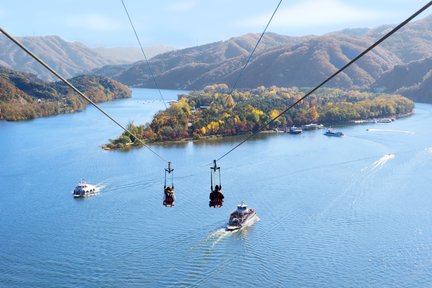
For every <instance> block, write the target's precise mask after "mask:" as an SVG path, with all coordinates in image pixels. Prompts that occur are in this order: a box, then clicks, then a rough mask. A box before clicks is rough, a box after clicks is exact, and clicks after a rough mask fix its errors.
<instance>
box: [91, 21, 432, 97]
mask: <svg viewBox="0 0 432 288" xmlns="http://www.w3.org/2000/svg"><path fill="white" fill-rule="evenodd" d="M392 27H393V26H391V25H386V26H381V27H377V28H374V29H367V28H358V29H345V30H342V31H338V32H335V33H329V34H326V35H324V36H319V37H318V36H304V37H288V36H283V35H278V34H274V33H268V34H266V36H265V38H264V39H263V42H262V43H261V44H260V46H258V47H259V48H258V49H257V51H256V52H255V55H254V57H253V59H252V62H251V63H250V66H249V67H248V68H247V70H246V73H245V74H244V75H243V76H242V81H241V83H240V85H239V87H244V88H253V87H256V86H258V85H266V86H271V85H277V86H299V87H302V86H313V85H316V84H317V83H319V82H320V81H322V80H323V79H324V78H325V77H326V76H328V75H331V74H332V73H333V72H335V71H336V69H337V68H339V67H341V66H342V65H343V64H344V63H347V62H348V61H349V60H350V59H352V58H353V57H355V56H356V55H358V54H359V53H360V52H361V51H363V50H364V49H365V48H366V47H368V46H369V45H370V44H372V42H373V41H374V40H377V39H378V38H380V37H381V36H382V35H383V34H384V33H386V32H387V31H388V30H389V29H391V28H392ZM431 28H432V16H429V17H426V18H424V19H421V20H419V21H416V22H413V23H410V24H408V25H407V26H406V27H405V28H404V29H402V30H401V31H399V32H398V33H396V34H395V35H393V36H392V37H391V38H389V39H387V40H386V41H384V42H383V43H382V45H380V46H379V47H377V48H376V49H374V50H373V51H372V52H371V53H369V55H367V56H366V57H365V59H362V60H361V61H359V62H358V63H357V64H356V65H354V66H353V67H351V68H350V69H349V70H347V71H346V72H345V73H343V74H341V75H340V76H339V77H338V79H336V80H335V81H332V82H331V83H329V87H341V88H354V89H355V88H368V87H369V85H371V84H372V83H373V82H374V81H375V80H377V79H378V78H379V77H380V76H381V75H382V74H383V73H384V72H386V71H388V70H391V69H392V68H393V67H394V66H395V65H399V64H404V63H408V62H410V61H413V60H421V59H423V58H425V57H432V32H431V31H432V29H431ZM258 36H259V34H247V35H244V36H240V37H234V38H231V39H229V40H227V41H222V42H216V43H211V44H207V45H202V46H198V47H192V48H187V49H182V50H176V51H173V52H168V53H164V54H161V55H159V56H157V57H154V58H153V59H151V61H150V64H151V68H152V70H153V71H154V73H155V75H156V78H157V81H158V84H159V85H160V87H162V88H168V89H201V88H202V87H204V86H206V85H210V84H211V83H218V82H219V83H227V84H228V85H230V84H232V83H233V82H234V80H235V79H236V77H237V75H238V72H239V70H240V67H242V65H243V64H244V63H245V60H246V57H247V56H248V55H249V53H250V51H251V49H252V48H253V46H254V44H255V43H256V40H257V37H258ZM115 67H116V66H106V67H104V68H102V69H99V70H98V71H97V72H96V74H98V75H99V74H100V75H105V76H109V77H113V78H114V79H116V80H118V81H120V82H122V83H125V84H127V85H130V86H135V87H149V88H154V83H153V80H152V79H151V77H150V73H149V70H148V67H147V66H146V64H145V63H144V62H143V61H140V62H137V63H134V64H133V65H131V66H129V67H128V66H122V67H117V68H115Z"/></svg>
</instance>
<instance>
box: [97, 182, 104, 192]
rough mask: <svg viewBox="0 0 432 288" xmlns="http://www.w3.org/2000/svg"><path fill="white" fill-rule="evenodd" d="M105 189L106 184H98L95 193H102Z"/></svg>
mask: <svg viewBox="0 0 432 288" xmlns="http://www.w3.org/2000/svg"><path fill="white" fill-rule="evenodd" d="M105 187H106V185H105V184H102V183H99V184H96V185H95V189H96V191H95V193H99V192H101V191H102V190H103V189H104V188H105Z"/></svg>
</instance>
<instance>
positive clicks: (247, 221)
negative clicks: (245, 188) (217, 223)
mask: <svg viewBox="0 0 432 288" xmlns="http://www.w3.org/2000/svg"><path fill="white" fill-rule="evenodd" d="M250 210H251V211H250V214H249V215H247V216H246V217H245V219H244V220H243V221H241V222H239V223H238V224H237V225H233V224H230V223H228V224H227V226H226V227H225V230H226V231H231V232H234V231H238V230H241V229H243V228H245V227H248V226H250V225H252V224H253V223H255V222H256V221H254V220H256V217H257V216H256V212H255V211H254V210H252V209H250Z"/></svg>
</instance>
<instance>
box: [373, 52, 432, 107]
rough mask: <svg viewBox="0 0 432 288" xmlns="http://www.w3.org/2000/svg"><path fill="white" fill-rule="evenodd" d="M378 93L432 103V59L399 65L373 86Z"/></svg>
mask: <svg viewBox="0 0 432 288" xmlns="http://www.w3.org/2000/svg"><path fill="white" fill-rule="evenodd" d="M372 87H373V88H374V89H375V90H377V91H383V92H388V93H398V94H402V95H404V96H406V97H408V98H410V99H412V100H414V101H416V102H425V103H431V102H432V58H426V59H424V60H421V61H414V62H411V63H409V64H406V65H397V66H396V67H394V68H393V69H392V70H390V71H387V72H386V73H384V74H383V75H382V76H381V77H380V78H379V79H378V80H377V81H376V82H375V83H374V85H373V86H372Z"/></svg>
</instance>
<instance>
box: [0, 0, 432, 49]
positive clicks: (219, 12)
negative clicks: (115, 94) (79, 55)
mask: <svg viewBox="0 0 432 288" xmlns="http://www.w3.org/2000/svg"><path fill="white" fill-rule="evenodd" d="M124 1H125V3H126V5H127V7H128V9H129V13H130V15H131V17H132V20H133V21H134V24H135V26H136V29H137V31H138V34H139V36H140V39H141V42H142V43H143V45H144V46H149V45H158V44H162V45H170V46H175V47H178V48H184V47H189V46H195V45H198V44H205V43H210V42H215V41H219V40H226V39H228V38H230V37H233V36H239V35H242V34H246V33H248V32H261V31H262V30H263V29H264V27H265V25H266V23H267V21H268V19H269V17H270V15H271V13H272V12H273V10H274V8H275V7H276V5H277V3H278V2H279V0H214V1H210V0H159V1H156V0H151V1H150V0H124ZM427 2H429V1H428V0H361V1H360V0H356V1H354V0H284V1H283V2H282V5H281V7H280V9H279V11H278V13H277V14H276V16H275V18H274V21H273V22H272V24H271V26H270V28H269V31H272V32H276V33H280V34H285V35H305V34H323V33H326V32H331V31H335V30H339V29H343V28H346V27H350V28H356V27H375V26H379V25H381V24H393V23H397V22H400V21H401V20H403V19H405V18H407V17H408V16H409V14H411V13H413V12H414V11H415V10H416V9H418V8H420V7H421V6H423V5H425V4H426V3H427ZM431 13H432V11H426V12H425V13H424V14H423V15H421V17H424V16H426V15H429V14H431ZM0 23H1V26H2V28H4V29H5V30H6V31H8V32H9V33H11V34H13V35H15V36H41V35H59V36H61V37H62V38H64V39H66V40H68V41H80V42H82V43H84V44H86V45H88V46H91V47H135V46H137V42H136V40H135V38H134V34H133V32H132V30H131V27H130V25H129V22H128V19H127V16H126V14H125V12H124V10H123V6H122V3H121V0H55V1H54V0H37V1H28V0H1V1H0Z"/></svg>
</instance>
